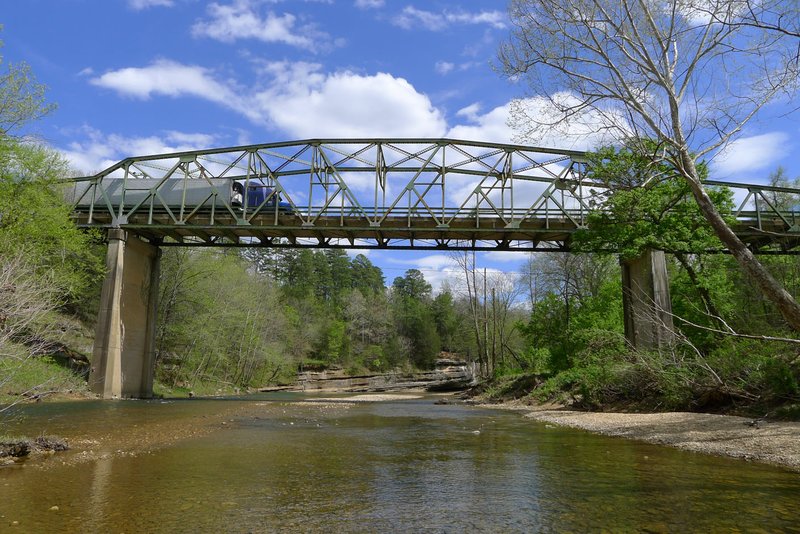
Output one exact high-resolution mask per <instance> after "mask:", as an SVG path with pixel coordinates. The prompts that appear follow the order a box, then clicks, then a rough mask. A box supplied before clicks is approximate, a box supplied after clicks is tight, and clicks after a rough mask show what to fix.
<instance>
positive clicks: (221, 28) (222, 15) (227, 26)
mask: <svg viewBox="0 0 800 534" xmlns="http://www.w3.org/2000/svg"><path fill="white" fill-rule="evenodd" d="M206 11H207V13H208V15H209V19H207V20H201V21H198V22H196V23H195V24H194V25H193V26H192V35H194V36H195V37H209V38H211V39H216V40H218V41H222V42H225V43H232V42H234V41H236V40H239V39H256V40H259V41H263V42H265V43H283V44H286V45H289V46H295V47H297V48H303V49H306V50H312V51H313V50H317V49H318V48H319V47H320V46H328V45H330V44H331V38H330V36H329V35H328V34H327V33H325V32H322V31H320V30H319V29H318V28H317V27H316V26H315V25H313V24H300V23H298V19H297V17H296V16H295V15H293V14H291V13H283V14H282V15H278V14H275V13H273V12H271V11H270V12H267V13H266V14H265V15H264V16H262V15H261V14H260V13H259V11H258V7H257V6H256V5H255V4H254V3H253V2H252V1H251V0H236V1H235V2H234V3H232V4H227V5H223V4H218V3H216V2H214V3H211V4H209V5H208V7H207V8H206Z"/></svg>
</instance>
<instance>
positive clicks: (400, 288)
mask: <svg viewBox="0 0 800 534" xmlns="http://www.w3.org/2000/svg"><path fill="white" fill-rule="evenodd" d="M392 288H393V289H394V292H395V294H396V295H398V296H401V297H407V298H410V299H414V300H427V299H430V296H431V291H432V290H433V288H431V285H430V284H429V283H428V281H427V280H425V275H423V274H422V273H421V272H420V271H419V270H418V269H409V270H407V271H406V274H405V276H403V277H400V276H398V277H397V278H395V279H394V282H393V283H392Z"/></svg>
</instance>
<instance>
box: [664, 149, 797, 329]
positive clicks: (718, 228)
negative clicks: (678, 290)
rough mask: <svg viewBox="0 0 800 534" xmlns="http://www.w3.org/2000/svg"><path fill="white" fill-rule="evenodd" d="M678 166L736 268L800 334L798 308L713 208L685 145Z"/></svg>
mask: <svg viewBox="0 0 800 534" xmlns="http://www.w3.org/2000/svg"><path fill="white" fill-rule="evenodd" d="M678 164H679V165H678V168H679V170H680V171H681V172H682V174H683V176H684V178H685V179H686V181H687V182H688V183H689V187H690V188H691V190H692V195H693V196H694V199H695V201H696V202H697V205H698V206H699V207H700V211H701V212H702V214H703V216H704V217H705V218H706V220H707V221H708V222H709V224H710V225H711V227H712V228H713V229H714V232H715V233H716V234H717V237H719V239H720V241H722V244H723V245H725V247H726V248H727V249H728V250H729V251H730V253H731V255H733V257H734V258H735V259H736V261H737V262H739V266H740V267H741V268H742V269H743V270H744V272H746V273H747V274H748V275H749V276H750V277H751V278H752V279H753V281H754V282H755V283H756V284H757V285H758V287H759V288H760V289H761V291H762V292H763V293H764V295H765V296H766V297H767V298H768V299H769V300H770V301H772V303H773V304H775V306H776V307H777V308H778V311H780V313H781V315H782V316H783V318H784V320H785V321H786V323H787V324H788V325H789V326H790V327H791V328H792V330H795V331H800V305H798V304H797V301H796V300H795V299H794V298H793V297H792V296H791V295H790V294H789V292H788V291H786V290H785V289H784V288H783V287H782V286H781V285H780V284H779V283H778V281H777V280H775V278H774V277H773V276H772V275H771V274H770V273H769V271H767V269H766V268H765V267H764V266H763V265H762V264H761V262H760V261H758V259H756V257H755V255H754V254H753V253H752V251H751V250H750V249H749V248H747V246H746V245H745V244H744V243H743V242H742V240H741V239H739V237H738V236H737V235H736V234H735V233H734V232H733V230H732V229H731V227H730V226H728V223H726V222H725V220H724V219H723V218H722V215H720V213H719V211H717V208H716V206H714V203H713V202H712V201H711V198H710V197H709V196H708V193H706V190H705V189H704V188H703V184H702V183H701V182H700V175H699V173H698V172H697V167H696V166H695V162H694V158H692V156H691V154H689V151H688V149H687V148H686V147H685V146H683V147H681V148H680V149H679V161H678Z"/></svg>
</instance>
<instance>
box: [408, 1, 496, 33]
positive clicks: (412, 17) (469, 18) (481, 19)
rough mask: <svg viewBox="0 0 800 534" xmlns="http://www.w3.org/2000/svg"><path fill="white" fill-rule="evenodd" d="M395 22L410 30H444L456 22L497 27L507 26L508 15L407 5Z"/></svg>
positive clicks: (494, 12)
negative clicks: (439, 10) (437, 11)
mask: <svg viewBox="0 0 800 534" xmlns="http://www.w3.org/2000/svg"><path fill="white" fill-rule="evenodd" d="M393 23H394V24H395V25H397V26H400V27H401V28H404V29H406V30H410V29H413V28H416V27H418V26H422V27H423V28H425V29H427V30H431V31H439V30H443V29H445V28H447V27H449V26H452V25H455V24H487V25H489V26H491V27H493V28H496V29H504V28H505V27H506V16H505V14H504V13H503V12H502V11H480V12H477V13H470V12H467V11H442V12H440V13H434V12H433V11H425V10H424V9H417V8H415V7H414V6H406V7H405V8H403V11H402V12H401V13H400V14H399V15H397V16H396V17H395V18H394V19H393Z"/></svg>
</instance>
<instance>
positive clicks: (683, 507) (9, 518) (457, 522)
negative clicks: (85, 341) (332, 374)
mask: <svg viewBox="0 0 800 534" xmlns="http://www.w3.org/2000/svg"><path fill="white" fill-rule="evenodd" d="M366 400H369V399H367V398H360V399H352V398H350V399H348V398H347V397H346V396H343V395H342V396H339V395H331V394H325V395H324V396H323V395H316V396H314V395H302V394H297V393H273V394H265V395H260V396H255V397H247V398H246V399H214V400H211V399H208V400H206V399H191V400H181V401H177V400H175V401H169V400H167V401H118V402H109V401H88V402H71V403H50V404H40V405H32V406H26V407H24V408H23V409H22V410H21V411H20V417H21V419H20V420H18V421H17V422H12V423H11V424H10V425H9V426H10V428H9V430H10V431H12V432H18V433H29V434H30V433H32V434H34V435H36V434H39V433H41V432H44V433H49V434H57V435H61V436H63V437H65V438H66V439H67V440H68V441H69V442H70V444H71V445H72V447H73V449H72V450H71V451H68V452H66V453H57V454H54V455H51V456H48V457H40V458H36V459H31V460H29V461H26V462H24V463H22V464H17V465H15V466H11V467H5V468H2V469H0V531H2V532H25V533H28V532H274V531H288V532H322V531H325V532H422V531H425V532H463V531H470V532H473V531H478V532H532V531H536V532H563V531H575V532H585V531H589V530H606V531H614V532H625V531H631V532H633V531H651V532H687V531H693V532H708V531H728V530H739V531H768V532H800V511H798V507H797V503H798V502H799V501H800V475H798V473H796V472H792V471H789V470H786V469H781V468H777V467H772V466H768V465H761V464H755V463H746V462H742V461H741V460H734V459H729V458H718V457H714V456H707V455H702V454H696V453H692V452H687V451H681V450H675V449H670V448H665V447H659V446H657V445H651V444H648V443H642V442H638V441H631V440H626V439H621V438H615V437H608V436H601V435H596V434H592V433H589V432H585V431H582V430H575V429H570V428H564V427H561V426H557V425H553V424H549V423H546V422H536V421H531V420H530V419H528V418H525V417H522V416H521V415H520V414H518V413H514V412H510V411H501V410H493V409H486V408H480V407H472V406H463V405H437V404H435V401H436V397H432V396H425V395H419V394H415V395H407V396H406V395H399V396H398V395H391V396H386V397H384V398H379V399H377V400H378V401H377V402H364V401H366ZM373 400H375V399H373Z"/></svg>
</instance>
